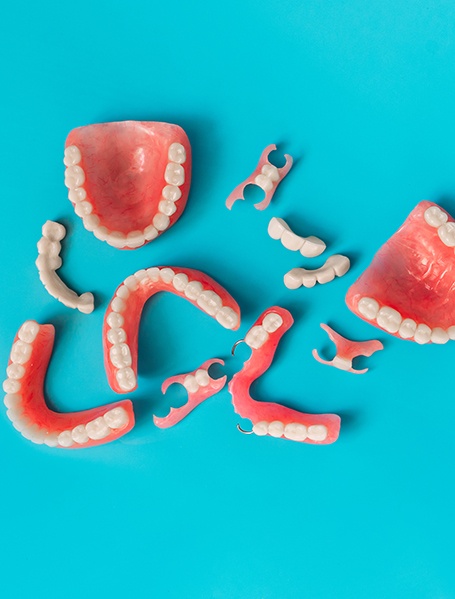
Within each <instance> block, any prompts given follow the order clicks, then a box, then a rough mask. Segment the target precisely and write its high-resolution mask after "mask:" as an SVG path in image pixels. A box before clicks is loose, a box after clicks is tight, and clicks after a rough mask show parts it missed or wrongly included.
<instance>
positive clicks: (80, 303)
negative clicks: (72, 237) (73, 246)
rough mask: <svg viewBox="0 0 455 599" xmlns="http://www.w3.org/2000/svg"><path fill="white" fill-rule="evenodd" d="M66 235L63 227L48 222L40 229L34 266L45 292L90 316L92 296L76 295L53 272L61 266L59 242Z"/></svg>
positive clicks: (86, 294)
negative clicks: (40, 234) (40, 233)
mask: <svg viewBox="0 0 455 599" xmlns="http://www.w3.org/2000/svg"><path fill="white" fill-rule="evenodd" d="M65 235H66V229H65V227H64V226H63V225H62V224H60V223H57V222H54V221H51V220H48V221H46V222H45V223H44V225H43V227H42V237H41V239H40V240H39V241H38V244H37V246H38V258H37V259H36V266H37V268H38V273H39V278H40V280H41V282H42V284H43V285H44V287H45V289H46V291H47V292H48V293H49V294H50V295H51V296H52V297H55V299H57V300H58V301H59V302H61V303H62V304H64V305H65V306H67V307H68V308H75V309H77V310H79V312H82V313H84V314H90V313H91V312H93V309H94V307H95V301H94V298H93V294H92V293H89V292H86V293H83V294H82V295H78V294H77V293H76V292H75V291H73V290H72V289H69V287H67V286H66V285H65V283H64V282H63V281H62V280H61V278H60V277H59V276H58V274H57V273H56V272H55V271H56V270H58V269H59V268H60V267H61V265H62V259H61V258H60V251H61V244H60V242H61V241H62V239H63V238H64V237H65Z"/></svg>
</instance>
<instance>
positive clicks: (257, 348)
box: [228, 306, 341, 445]
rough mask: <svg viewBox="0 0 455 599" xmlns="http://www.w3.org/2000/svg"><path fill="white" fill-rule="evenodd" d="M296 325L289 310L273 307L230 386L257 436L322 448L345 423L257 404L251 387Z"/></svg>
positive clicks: (251, 337) (251, 335) (250, 339)
mask: <svg viewBox="0 0 455 599" xmlns="http://www.w3.org/2000/svg"><path fill="white" fill-rule="evenodd" d="M293 322H294V320H293V318H292V316H291V314H290V313H289V312H288V311H287V310H285V309H284V308H280V307H279V306H273V307H271V308H268V310H266V311H265V312H264V313H263V314H262V315H261V316H260V317H259V318H258V319H257V321H256V322H255V324H254V326H253V327H252V328H251V329H250V330H249V331H248V333H247V335H246V336H245V339H244V341H245V343H247V345H248V346H249V347H251V349H252V352H251V357H250V358H249V360H247V361H246V362H245V363H244V365H243V368H242V370H240V372H238V373H237V374H235V375H234V376H233V378H232V380H231V382H230V383H229V386H228V389H229V392H230V393H231V395H232V403H233V405H234V410H235V412H236V413H237V414H239V415H240V416H241V417H242V418H247V419H248V420H251V422H252V423H253V430H252V432H253V433H254V434H256V435H259V436H264V435H269V436H272V437H277V438H283V439H289V440H291V441H300V442H305V443H312V444H319V445H325V444H328V443H333V442H334V441H336V440H337V439H338V435H339V432H340V422H341V420H340V417H339V416H337V415H336V414H305V413H303V412H298V411H297V410H292V409H290V408H287V407H284V406H282V405H280V404H277V403H270V402H262V401H257V400H255V399H253V398H252V397H251V395H250V387H251V385H252V384H253V382H254V381H255V380H256V379H258V378H259V377H260V376H262V375H263V374H264V372H266V370H267V369H268V368H269V367H270V365H271V363H272V361H273V357H274V355H275V352H276V349H277V347H278V344H279V342H280V340H281V338H282V336H283V335H284V333H285V332H286V331H287V330H289V329H290V328H291V326H292V324H293ZM240 430H241V429H240ZM243 432H244V431H243Z"/></svg>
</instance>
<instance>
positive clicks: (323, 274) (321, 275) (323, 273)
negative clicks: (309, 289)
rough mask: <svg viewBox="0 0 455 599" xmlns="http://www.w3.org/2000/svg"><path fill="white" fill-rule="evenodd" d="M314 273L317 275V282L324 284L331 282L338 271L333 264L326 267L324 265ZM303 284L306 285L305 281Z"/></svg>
mask: <svg viewBox="0 0 455 599" xmlns="http://www.w3.org/2000/svg"><path fill="white" fill-rule="evenodd" d="M314 274H315V275H316V280H317V282H318V283H320V284H321V285H324V284H325V283H330V281H333V279H334V278H335V274H336V273H335V269H334V268H333V267H332V266H330V267H325V268H324V267H323V268H321V269H320V270H318V271H316V272H315V273H314ZM313 276H314V275H313ZM303 281H305V278H303ZM303 284H304V286H305V287H306V285H305V282H304V283H303ZM311 286H312V285H311Z"/></svg>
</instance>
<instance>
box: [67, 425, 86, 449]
mask: <svg viewBox="0 0 455 599" xmlns="http://www.w3.org/2000/svg"><path fill="white" fill-rule="evenodd" d="M71 437H72V439H73V441H74V442H75V443H78V444H79V445H82V444H83V443H87V441H88V440H89V436H88V435H87V430H86V428H85V424H78V425H77V426H75V427H74V428H73V430H72V431H71Z"/></svg>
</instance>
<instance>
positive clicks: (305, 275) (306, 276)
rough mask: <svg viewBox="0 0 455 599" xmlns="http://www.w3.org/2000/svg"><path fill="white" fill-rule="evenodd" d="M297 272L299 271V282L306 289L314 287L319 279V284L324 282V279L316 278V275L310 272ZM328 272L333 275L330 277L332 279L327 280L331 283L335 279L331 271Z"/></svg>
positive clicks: (302, 270) (303, 270)
mask: <svg viewBox="0 0 455 599" xmlns="http://www.w3.org/2000/svg"><path fill="white" fill-rule="evenodd" d="M295 270H297V269H295ZM299 270H301V275H300V282H301V284H302V285H303V286H304V287H306V288H307V289H310V288H311V287H314V286H315V285H316V282H317V281H318V280H319V279H320V281H319V282H320V283H322V282H325V281H323V279H324V277H318V276H317V273H314V272H311V270H308V271H307V270H305V269H304V268H302V269H299ZM330 272H331V274H333V277H332V279H329V280H330V281H332V280H333V279H334V278H335V274H334V272H333V270H332V269H330ZM327 282H328V281H327Z"/></svg>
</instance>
